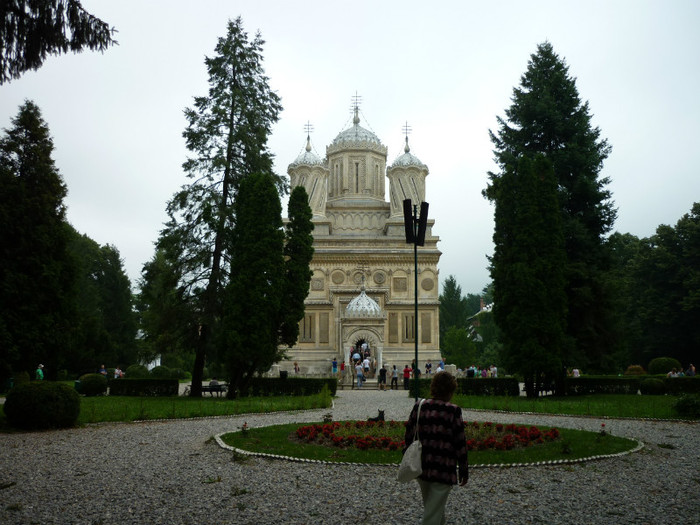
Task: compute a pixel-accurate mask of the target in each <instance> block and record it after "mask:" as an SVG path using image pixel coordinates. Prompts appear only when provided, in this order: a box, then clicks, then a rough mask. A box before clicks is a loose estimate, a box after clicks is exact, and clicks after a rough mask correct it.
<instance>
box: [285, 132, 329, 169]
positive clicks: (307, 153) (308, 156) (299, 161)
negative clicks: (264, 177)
mask: <svg viewBox="0 0 700 525" xmlns="http://www.w3.org/2000/svg"><path fill="white" fill-rule="evenodd" d="M321 164H323V161H322V160H321V158H320V157H319V156H318V155H316V154H315V153H314V152H313V151H311V137H309V136H307V137H306V147H305V148H304V152H303V153H302V154H301V155H299V156H298V157H297V158H296V159H295V160H294V162H292V163H291V164H290V165H289V167H290V168H291V167H295V166H302V165H303V166H317V165H321Z"/></svg>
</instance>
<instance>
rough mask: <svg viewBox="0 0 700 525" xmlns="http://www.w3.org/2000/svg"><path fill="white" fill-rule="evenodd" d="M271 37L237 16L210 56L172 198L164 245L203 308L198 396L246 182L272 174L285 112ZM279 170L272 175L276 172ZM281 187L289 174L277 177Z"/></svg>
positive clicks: (195, 378)
mask: <svg viewBox="0 0 700 525" xmlns="http://www.w3.org/2000/svg"><path fill="white" fill-rule="evenodd" d="M263 43H264V42H263V40H262V38H261V36H260V34H257V35H256V36H255V38H253V39H252V40H249V38H248V35H247V33H246V32H245V31H244V30H243V24H242V21H241V19H240V18H238V19H236V20H235V21H233V22H232V21H229V23H228V27H227V34H226V37H223V38H220V39H219V40H218V43H217V46H216V49H215V51H216V54H215V56H214V57H211V58H206V59H205V64H206V66H207V71H208V73H209V94H208V96H206V97H196V98H195V100H194V108H192V109H187V110H186V111H185V117H186V118H187V122H188V124H187V128H186V129H185V131H184V132H183V136H184V138H185V143H186V145H187V148H188V149H189V150H190V152H191V153H192V157H190V158H188V159H187V161H186V162H185V163H184V164H183V168H184V169H185V171H186V172H187V174H188V177H190V178H191V179H193V182H192V183H191V184H189V185H187V186H185V187H183V188H182V190H181V191H180V192H178V193H177V194H176V195H175V196H174V198H173V199H172V200H171V201H170V203H169V204H168V210H167V211H168V215H169V221H168V223H167V224H166V227H165V229H164V231H163V232H162V233H161V238H160V240H159V248H162V249H164V250H166V253H168V256H169V257H170V258H171V261H172V262H173V264H174V266H175V267H176V268H177V271H178V273H179V274H180V275H182V281H181V283H180V286H181V287H182V288H183V290H184V293H185V296H186V298H187V301H188V302H189V303H190V304H191V309H192V311H197V312H198V314H199V319H198V320H197V339H196V347H195V363H194V369H193V372H192V396H194V397H199V396H201V384H202V372H203V368H204V363H205V357H206V355H207V353H208V352H210V351H212V350H213V346H212V342H213V340H214V337H215V331H216V323H217V320H218V319H220V318H221V295H222V291H223V289H224V287H225V286H226V284H227V281H228V263H229V261H230V260H231V258H232V252H233V249H234V246H233V244H232V242H233V241H232V239H233V237H232V235H231V230H232V228H233V225H234V223H235V220H236V215H235V210H234V208H233V203H234V202H235V198H236V194H237V192H238V188H239V186H240V184H241V181H242V180H244V179H245V178H246V177H247V176H249V175H250V174H251V173H267V174H272V155H271V154H270V153H269V151H268V148H267V139H268V136H269V135H270V133H271V129H272V125H273V124H274V123H275V122H276V121H277V119H278V114H279V112H280V111H281V106H280V99H279V97H278V96H277V95H276V94H275V93H274V92H272V91H271V89H270V87H269V84H268V79H267V77H266V76H265V74H264V71H263V68H262V46H263ZM271 176H272V175H271ZM274 179H275V183H276V186H277V188H278V190H279V191H280V192H281V191H283V189H284V184H283V179H281V178H279V177H276V176H275V177H274Z"/></svg>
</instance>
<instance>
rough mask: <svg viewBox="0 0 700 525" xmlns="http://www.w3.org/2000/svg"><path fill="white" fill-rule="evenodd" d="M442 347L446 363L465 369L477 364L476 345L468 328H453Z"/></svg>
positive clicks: (442, 342) (448, 332) (442, 341)
mask: <svg viewBox="0 0 700 525" xmlns="http://www.w3.org/2000/svg"><path fill="white" fill-rule="evenodd" d="M440 346H441V351H442V355H443V357H444V358H445V360H446V362H447V363H449V364H451V365H457V368H462V369H465V368H468V367H469V366H471V365H473V364H475V363H476V359H477V350H476V343H475V342H474V340H473V339H472V338H471V336H470V335H469V331H468V330H467V329H466V328H463V327H461V328H458V327H456V326H451V327H450V328H449V329H448V330H447V333H446V334H445V337H444V339H441V344H440Z"/></svg>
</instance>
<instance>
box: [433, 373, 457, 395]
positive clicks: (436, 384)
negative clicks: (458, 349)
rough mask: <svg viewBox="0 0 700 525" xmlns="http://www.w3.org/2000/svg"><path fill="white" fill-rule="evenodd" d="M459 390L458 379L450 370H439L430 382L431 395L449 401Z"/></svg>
mask: <svg viewBox="0 0 700 525" xmlns="http://www.w3.org/2000/svg"><path fill="white" fill-rule="evenodd" d="M455 390H457V380H456V379H455V378H454V376H453V375H452V374H450V373H449V372H438V373H437V374H435V375H434V376H433V380H432V381H431V382H430V397H432V398H433V399H439V400H440V401H446V402H447V401H449V400H450V399H452V396H453V395H454V393H455Z"/></svg>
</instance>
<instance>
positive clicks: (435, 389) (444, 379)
mask: <svg viewBox="0 0 700 525" xmlns="http://www.w3.org/2000/svg"><path fill="white" fill-rule="evenodd" d="M456 389H457V380H456V379H455V378H454V377H453V376H452V374H450V373H449V372H438V373H437V374H435V376H433V380H432V381H431V382H430V399H426V400H425V401H424V402H423V403H422V406H421V404H419V403H416V404H415V405H414V406H413V410H412V411H411V415H410V416H409V418H408V423H407V424H406V435H405V441H406V447H405V448H404V452H406V449H407V448H408V446H409V445H410V444H411V442H412V441H413V437H414V435H415V430H416V416H417V415H418V408H419V407H420V423H419V425H418V439H420V442H421V444H422V446H423V454H422V461H421V464H422V467H423V473H422V474H421V475H420V476H419V477H418V484H419V485H420V490H421V494H422V495H423V521H421V523H422V525H433V524H435V525H438V524H443V523H445V504H446V503H447V497H448V496H449V494H450V491H451V490H452V486H453V485H456V484H457V481H458V480H459V485H460V486H464V485H466V483H467V480H468V479H469V470H468V468H469V465H468V460H467V440H466V438H465V436H464V423H463V421H462V409H461V408H460V407H458V406H457V405H453V404H452V403H450V400H451V399H452V396H453V395H454V393H455V390H456ZM458 468H459V472H458Z"/></svg>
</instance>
